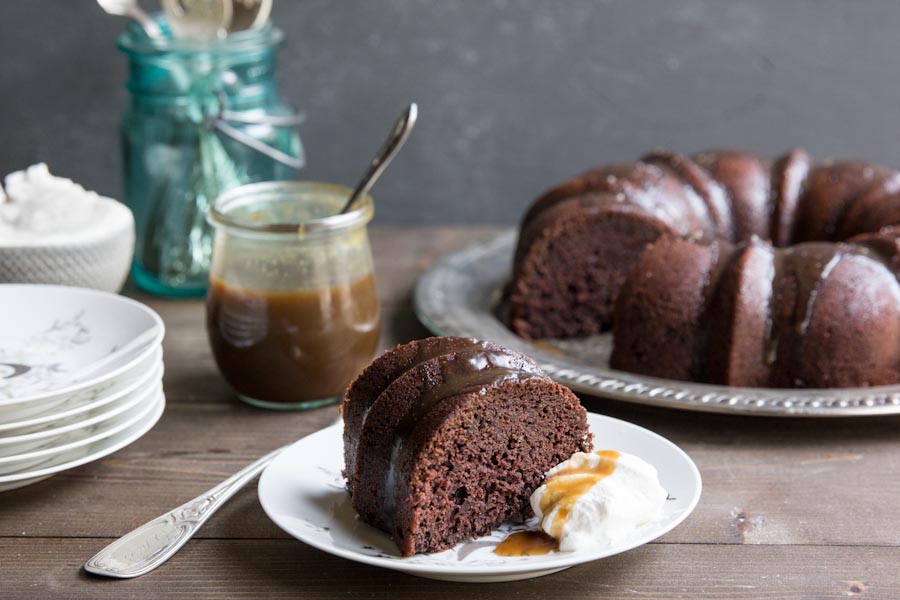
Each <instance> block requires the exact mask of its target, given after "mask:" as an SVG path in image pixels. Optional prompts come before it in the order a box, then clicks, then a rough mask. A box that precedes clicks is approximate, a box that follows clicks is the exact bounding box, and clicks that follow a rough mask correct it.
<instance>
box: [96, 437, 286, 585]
mask: <svg viewBox="0 0 900 600" xmlns="http://www.w3.org/2000/svg"><path fill="white" fill-rule="evenodd" d="M285 448H287V446H284V447H282V448H279V449H278V450H275V451H273V452H270V453H269V454H266V455H265V456H263V457H262V458H260V459H259V460H257V461H256V462H254V463H252V464H250V465H248V466H246V467H244V468H243V469H241V470H240V471H238V472H237V473H235V474H234V475H232V476H231V477H229V478H228V479H226V480H225V481H223V482H222V483H220V484H219V485H217V486H216V487H214V488H212V489H211V490H209V491H208V492H206V493H205V494H201V495H200V496H197V497H196V498H194V499H193V500H191V501H190V502H186V503H184V504H182V505H181V506H179V507H178V508H176V509H174V510H171V511H169V512H167V513H166V514H164V515H161V516H159V517H157V518H155V519H153V520H152V521H150V522H149V523H145V524H144V525H141V526H140V527H138V528H137V529H135V530H134V531H132V532H131V533H127V534H125V535H123V536H122V537H120V538H119V539H117V540H116V541H115V542H113V543H112V544H110V545H109V546H107V547H106V548H104V549H103V550H101V551H100V552H98V553H97V554H95V555H94V556H93V558H91V559H90V560H89V561H87V562H86V563H85V564H84V568H85V570H86V571H89V572H91V573H94V574H96V575H105V576H107V577H119V578H122V579H128V578H131V577H138V576H140V575H143V574H145V573H148V572H150V571H152V570H153V569H155V568H156V567H158V566H159V565H161V564H163V563H164V562H166V561H167V560H169V558H171V557H172V555H173V554H175V553H176V552H178V550H179V549H180V548H181V547H182V546H184V544H185V543H187V541H188V540H189V539H191V538H192V537H193V536H194V534H195V533H196V532H197V530H198V529H200V527H202V526H203V524H204V523H206V520H207V519H209V518H210V517H211V516H212V515H213V513H215V512H216V511H217V510H219V508H220V507H221V506H222V505H223V504H225V503H226V502H227V501H228V500H229V499H230V498H231V497H232V496H234V494H235V493H236V492H237V491H238V490H240V489H241V488H243V487H244V486H245V485H247V483H248V482H250V481H252V480H253V478H254V477H256V476H257V475H259V473H260V472H261V471H262V470H263V469H264V468H265V467H266V466H267V465H268V464H269V463H270V462H272V459H274V458H275V457H276V456H278V453H279V452H281V451H282V450H284V449H285Z"/></svg>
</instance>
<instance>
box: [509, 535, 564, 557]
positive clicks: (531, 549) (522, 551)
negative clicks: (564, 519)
mask: <svg viewBox="0 0 900 600" xmlns="http://www.w3.org/2000/svg"><path fill="white" fill-rule="evenodd" d="M557 550H559V542H557V541H556V540H555V539H553V538H552V537H550V536H549V535H547V534H546V533H544V532H543V531H517V532H516V533H513V534H510V535H508V536H507V537H506V539H505V540H503V541H502V542H500V543H499V544H497V547H496V548H494V554H498V555H500V556H539V555H541V554H549V553H550V552H556V551H557Z"/></svg>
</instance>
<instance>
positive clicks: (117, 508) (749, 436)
mask: <svg viewBox="0 0 900 600" xmlns="http://www.w3.org/2000/svg"><path fill="white" fill-rule="evenodd" d="M585 403H586V404H587V405H588V407H589V408H592V409H593V408H598V405H600V406H601V407H602V408H603V409H604V410H605V412H606V413H608V414H611V415H612V416H616V417H621V418H625V419H626V420H629V421H633V422H636V423H638V424H640V425H643V426H646V427H649V428H650V429H652V430H655V431H658V432H660V433H661V434H662V435H665V436H667V437H669V438H671V439H672V440H673V441H675V442H676V443H678V444H679V445H681V446H682V447H683V448H684V449H685V450H686V451H687V452H688V453H689V454H690V455H691V456H693V458H694V459H695V460H696V461H697V463H698V465H699V468H700V472H701V474H702V476H703V478H704V492H703V497H702V498H701V501H700V505H699V507H698V508H697V510H696V512H695V513H694V515H692V517H691V518H689V519H688V520H687V521H686V522H685V523H684V524H682V525H681V526H680V527H678V528H677V529H676V530H675V531H673V532H671V533H670V534H669V535H668V536H666V538H665V539H666V540H667V541H670V542H685V543H694V542H704V543H719V544H760V543H762V544H858V545H869V544H870V545H891V546H896V545H898V544H900V503H898V502H896V481H898V480H900V450H898V448H897V443H896V439H897V429H898V426H900V419H896V418H891V419H877V420H844V421H840V422H838V421H817V422H811V421H807V422H801V421H793V420H777V419H750V420H747V419H738V418H734V417H732V418H728V417H722V416H718V415H700V414H696V415H695V414H689V413H677V412H674V411H666V410H661V409H652V408H644V407H634V406H630V405H619V404H615V405H613V404H610V403H604V402H603V401H598V400H595V399H586V400H585ZM337 416H338V415H337V411H336V408H335V407H333V406H332V407H326V408H322V409H318V410H315V411H310V412H306V413H287V414H280V413H272V412H268V411H262V410H257V409H254V408H252V407H249V406H244V405H243V404H241V403H239V402H237V401H234V400H228V399H225V400H223V402H222V403H220V404H215V403H210V402H204V403H198V404H190V403H182V404H176V405H173V406H170V407H169V408H168V409H167V412H166V414H165V415H164V416H163V419H162V420H161V422H160V424H159V425H157V426H156V428H155V429H154V430H152V431H151V432H150V433H149V434H148V435H147V436H146V437H145V438H143V439H142V440H140V441H138V442H137V443H136V444H134V445H132V446H130V447H128V448H126V449H124V450H122V451H120V452H118V453H116V454H115V455H113V456H111V457H109V458H107V459H105V460H102V461H99V462H97V463H94V464H91V465H86V466H85V467H82V468H80V469H76V470H73V471H70V472H67V473H63V474H61V475H59V476H57V477H54V478H52V479H49V480H47V481H45V482H42V483H39V484H37V485H34V486H30V487H28V488H24V489H22V490H16V491H12V492H8V493H5V494H0V536H17V535H22V532H25V535H40V536H54V535H58V536H116V535H121V534H122V533H125V532H126V531H129V530H130V529H131V528H132V527H134V526H136V525H139V524H140V523H142V522H144V521H146V520H148V519H150V518H152V517H154V516H156V515H158V514H160V513H162V512H165V511H166V510H168V509H170V508H172V507H174V506H176V505H177V504H180V503H181V502H184V501H186V500H188V499H190V498H192V497H194V496H196V495H197V494H199V493H200V492H202V491H204V490H205V489H207V488H209V487H211V486H212V485H214V484H215V483H217V482H218V481H220V480H222V479H224V478H225V477H227V476H228V475H229V474H231V473H233V472H235V471H237V470H238V469H239V468H240V467H241V466H243V465H244V464H246V463H248V462H250V461H251V460H253V459H254V458H255V457H257V456H260V455H262V454H264V453H265V452H266V451H268V450H269V449H270V448H273V447H277V446H278V445H280V444H283V443H287V442H289V441H291V440H294V439H298V438H300V437H302V436H304V435H306V434H308V433H310V432H312V431H315V430H317V429H319V428H321V427H323V426H325V425H328V424H330V423H332V422H334V420H335V419H336V418H337ZM823 440H828V442H827V443H823ZM598 445H602V440H598ZM223 510H224V512H223V513H222V514H221V515H219V516H217V517H215V518H214V519H213V520H212V521H211V522H210V523H209V524H207V526H206V527H205V528H204V529H203V530H202V531H201V533H200V535H202V536H204V537H258V536H259V535H260V532H265V535H267V536H268V535H271V536H276V535H280V534H279V533H278V531H277V530H276V529H275V528H274V526H272V525H271V524H270V523H268V520H267V519H266V517H265V515H264V514H263V513H262V511H261V509H260V508H259V506H258V503H257V502H256V498H255V490H254V488H252V487H251V488H248V490H246V491H245V492H243V493H242V494H241V496H239V497H238V498H236V499H235V500H234V501H232V503H231V504H230V505H228V506H226V508H225V509H223Z"/></svg>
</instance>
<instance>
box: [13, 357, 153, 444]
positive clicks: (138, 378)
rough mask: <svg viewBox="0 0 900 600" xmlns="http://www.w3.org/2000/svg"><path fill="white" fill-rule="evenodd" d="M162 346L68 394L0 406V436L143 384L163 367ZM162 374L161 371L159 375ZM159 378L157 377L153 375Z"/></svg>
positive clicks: (112, 398) (100, 402)
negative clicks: (113, 375) (122, 368)
mask: <svg viewBox="0 0 900 600" xmlns="http://www.w3.org/2000/svg"><path fill="white" fill-rule="evenodd" d="M162 355H163V351H162V347H161V346H157V347H156V348H155V349H153V351H152V352H151V353H150V354H148V355H147V356H145V357H144V358H142V359H140V360H139V361H138V362H137V363H135V364H134V366H131V367H129V368H128V369H126V370H125V371H124V372H123V373H121V374H119V375H116V376H115V377H112V378H110V379H108V380H106V381H103V382H101V383H97V384H95V385H93V386H90V387H88V388H86V389H82V390H78V391H76V392H72V393H69V394H57V395H54V396H50V397H47V398H37V399H34V400H32V401H30V402H25V403H20V404H14V405H10V406H0V436H2V435H8V433H7V432H9V431H11V430H18V429H19V428H21V427H28V426H31V425H38V424H41V423H48V422H51V421H55V420H56V419H61V418H64V417H67V416H69V415H72V414H78V413H80V412H85V411H88V410H92V409H94V408H97V407H99V406H103V405H104V404H108V403H109V402H113V401H115V400H117V399H119V398H121V397H122V396H124V395H126V394H129V393H131V392H133V391H134V390H136V389H139V388H141V387H144V386H146V385H147V383H149V382H150V381H151V380H152V379H154V376H153V373H155V372H156V370H157V369H159V368H162V367H161V365H162ZM160 376H161V374H160ZM155 378H156V379H158V378H159V377H155Z"/></svg>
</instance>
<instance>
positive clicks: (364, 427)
mask: <svg viewBox="0 0 900 600" xmlns="http://www.w3.org/2000/svg"><path fill="white" fill-rule="evenodd" d="M342 412H343V419H344V458H345V469H344V476H345V478H346V480H347V489H348V490H349V491H350V493H351V496H352V501H353V506H354V508H355V509H356V511H357V512H358V513H359V516H360V518H361V519H362V520H363V521H365V522H366V523H369V524H370V525H373V526H375V527H377V528H379V529H381V530H383V531H385V532H387V533H388V534H390V535H391V536H392V537H393V539H394V541H395V542H396V543H397V546H398V547H399V549H400V551H401V553H402V554H403V556H410V555H412V554H415V553H420V552H436V551H439V550H444V549H446V548H450V547H452V546H453V545H454V544H456V543H457V542H459V541H462V540H464V539H467V538H469V537H473V536H479V535H485V534H488V533H490V531H491V530H492V529H494V528H495V527H496V526H497V525H499V524H500V523H501V522H502V521H504V520H506V519H523V518H527V517H528V516H530V515H531V508H530V504H529V497H530V495H531V493H532V492H534V490H535V489H537V487H538V486H539V485H540V483H541V480H542V478H543V474H544V472H546V471H547V470H549V469H550V468H551V467H553V466H554V465H556V464H558V463H560V462H562V461H563V460H565V459H567V458H568V457H569V456H571V455H572V454H573V453H574V452H578V451H584V450H588V449H590V447H591V437H590V433H589V432H588V426H587V415H586V413H585V410H584V408H582V407H581V405H580V404H579V402H578V398H577V397H576V396H575V395H574V394H573V393H572V392H571V391H570V390H569V389H568V388H566V387H563V386H561V385H559V384H557V383H554V382H553V381H551V380H550V379H549V377H547V375H546V374H544V373H543V372H542V371H541V370H540V368H538V366H537V365H536V364H535V363H534V362H533V361H532V360H531V359H529V358H527V357H526V356H524V355H522V354H519V353H517V352H513V351H511V350H508V349H506V348H504V347H502V346H499V345H496V344H492V343H489V342H483V341H478V340H473V339H466V338H453V337H443V338H428V339H425V340H420V341H414V342H410V343H408V344H406V345H402V346H398V347H396V348H394V349H393V350H390V351H388V352H386V353H385V354H384V355H382V356H381V357H379V358H377V359H376V360H375V361H374V362H373V363H372V364H371V365H370V366H369V367H368V368H366V369H365V370H364V371H363V372H362V373H361V374H360V375H359V377H358V378H357V379H356V380H355V381H354V382H353V383H352V384H351V385H350V387H349V388H348V390H347V394H346V397H345V399H344V403H343V405H342Z"/></svg>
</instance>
